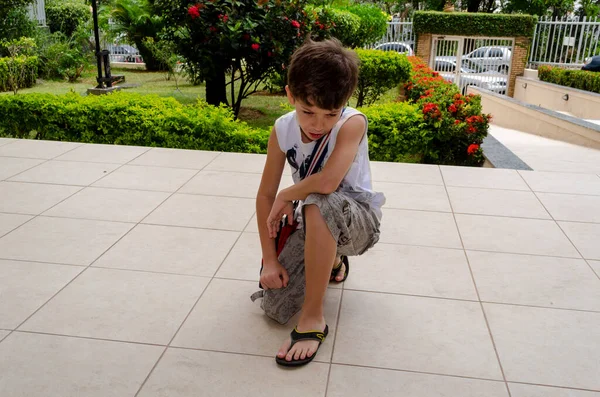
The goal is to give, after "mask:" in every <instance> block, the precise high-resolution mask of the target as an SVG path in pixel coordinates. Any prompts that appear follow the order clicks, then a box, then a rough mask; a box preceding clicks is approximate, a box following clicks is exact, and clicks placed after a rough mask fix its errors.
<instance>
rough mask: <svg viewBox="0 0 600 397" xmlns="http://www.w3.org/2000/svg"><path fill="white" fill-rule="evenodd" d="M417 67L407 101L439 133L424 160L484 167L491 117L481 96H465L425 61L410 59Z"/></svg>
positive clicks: (411, 80)
mask: <svg viewBox="0 0 600 397" xmlns="http://www.w3.org/2000/svg"><path fill="white" fill-rule="evenodd" d="M409 61H410V62H411V63H412V65H413V70H412V73H411V79H410V81H409V82H408V83H407V84H406V85H405V86H404V90H405V92H406V96H407V99H408V100H409V101H410V102H412V103H415V104H416V105H417V106H418V107H419V109H420V110H421V112H422V114H423V118H424V120H425V122H426V123H427V125H428V126H429V128H431V129H432V130H433V131H435V134H434V135H433V138H432V140H431V142H430V143H429V145H428V148H427V151H426V152H425V153H424V156H423V161H424V162H426V163H433V164H449V165H475V166H477V165H482V164H483V161H484V157H483V151H482V149H481V147H480V146H481V143H482V142H483V139H484V138H485V137H486V136H487V130H488V127H489V121H490V120H491V115H488V114H483V113H482V112H481V110H482V109H481V97H479V96H476V95H467V96H464V95H461V94H460V93H459V90H458V87H457V86H456V85H454V84H452V83H449V82H447V81H445V80H444V79H443V78H442V77H441V76H440V75H439V73H437V72H434V71H432V70H431V69H430V68H429V67H428V66H427V65H426V64H425V63H423V61H421V60H420V59H419V58H416V57H409Z"/></svg>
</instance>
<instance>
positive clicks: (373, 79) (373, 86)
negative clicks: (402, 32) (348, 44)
mask: <svg viewBox="0 0 600 397" xmlns="http://www.w3.org/2000/svg"><path fill="white" fill-rule="evenodd" d="M356 53H357V54H358V56H359V58H360V71H359V76H358V86H357V89H356V92H355V94H354V96H355V97H356V98H357V106H363V105H371V104H373V103H374V102H375V101H377V99H379V97H380V96H381V95H383V94H385V93H386V92H387V91H389V90H390V89H392V88H394V87H396V86H398V85H399V84H402V83H404V82H406V81H407V80H408V78H409V75H410V63H409V62H408V60H407V59H406V56H405V55H401V54H398V53H397V52H394V51H379V50H359V49H357V50H356Z"/></svg>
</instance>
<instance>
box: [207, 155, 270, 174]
mask: <svg viewBox="0 0 600 397" xmlns="http://www.w3.org/2000/svg"><path fill="white" fill-rule="evenodd" d="M266 160H267V156H266V155H264V154H249V153H221V154H220V155H219V156H218V157H217V158H215V159H214V160H213V161H212V162H211V163H210V164H208V165H207V166H206V168H205V170H207V171H231V172H250V173H256V174H262V172H263V169H264V167H265V161H266Z"/></svg>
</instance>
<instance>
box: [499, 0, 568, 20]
mask: <svg viewBox="0 0 600 397" xmlns="http://www.w3.org/2000/svg"><path fill="white" fill-rule="evenodd" d="M574 6H575V0H507V2H506V3H504V4H503V6H502V10H503V11H504V12H507V13H523V14H530V15H538V16H552V17H560V16H564V15H567V14H568V13H570V12H572V11H573V8H574Z"/></svg>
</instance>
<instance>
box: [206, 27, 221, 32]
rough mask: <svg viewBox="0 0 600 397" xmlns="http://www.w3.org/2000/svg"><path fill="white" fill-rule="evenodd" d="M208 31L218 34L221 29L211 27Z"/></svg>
mask: <svg viewBox="0 0 600 397" xmlns="http://www.w3.org/2000/svg"><path fill="white" fill-rule="evenodd" d="M208 29H209V30H210V31H211V32H213V33H217V32H218V31H219V29H217V28H216V27H214V26H211V27H210V28H208Z"/></svg>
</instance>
